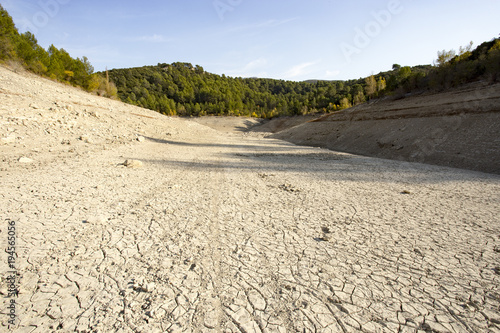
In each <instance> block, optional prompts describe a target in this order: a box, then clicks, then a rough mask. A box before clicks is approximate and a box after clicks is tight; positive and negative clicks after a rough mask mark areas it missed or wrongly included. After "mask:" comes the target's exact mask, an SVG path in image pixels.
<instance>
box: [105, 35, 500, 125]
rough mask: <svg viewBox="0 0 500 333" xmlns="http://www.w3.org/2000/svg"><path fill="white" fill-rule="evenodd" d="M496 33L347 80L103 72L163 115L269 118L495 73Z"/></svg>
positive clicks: (186, 66)
mask: <svg viewBox="0 0 500 333" xmlns="http://www.w3.org/2000/svg"><path fill="white" fill-rule="evenodd" d="M499 67H500V39H493V40H492V41H490V42H485V43H483V44H481V45H480V46H479V47H477V48H476V49H475V50H473V51H472V50H471V45H469V46H468V47H465V48H460V50H459V52H458V54H456V53H455V52H454V51H442V52H439V53H438V59H437V61H436V63H435V65H434V66H431V65H424V66H416V67H402V66H400V65H398V64H395V65H393V68H392V70H391V71H387V72H383V73H379V74H378V75H372V76H370V77H367V78H364V79H358V80H349V81H316V80H312V81H307V82H294V81H283V80H273V79H259V78H231V77H226V76H225V75H222V76H219V75H216V74H211V73H207V72H206V71H205V70H204V69H203V67H201V66H198V65H196V66H193V65H192V64H190V63H181V62H176V63H173V64H170V65H169V64H158V65H157V66H145V67H140V68H130V69H114V70H111V71H109V77H110V80H111V81H112V82H114V83H115V84H116V87H117V89H118V96H119V97H120V98H121V100H122V101H124V102H127V103H130V104H134V105H138V106H142V107H145V108H149V109H152V110H156V111H159V112H161V113H164V114H167V115H181V116H204V115H229V116H254V117H262V118H271V117H275V116H282V115H298V114H308V113H316V112H323V113H325V112H333V111H337V110H342V109H345V108H349V107H351V106H353V105H358V104H361V103H364V102H366V101H367V100H368V99H371V98H377V97H381V96H384V95H392V94H395V95H404V94H407V93H410V92H414V91H423V90H438V91H439V90H443V89H447V88H451V87H455V86H459V85H461V84H464V83H467V82H472V81H475V80H479V79H488V80H491V81H497V80H499V79H500V75H499V73H500V68H499Z"/></svg>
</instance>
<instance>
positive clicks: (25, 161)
mask: <svg viewBox="0 0 500 333" xmlns="http://www.w3.org/2000/svg"><path fill="white" fill-rule="evenodd" d="M18 161H19V163H26V164H29V163H33V162H34V161H33V160H32V159H31V158H28V157H24V156H23V157H21V158H20V159H19V160H18Z"/></svg>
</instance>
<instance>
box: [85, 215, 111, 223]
mask: <svg viewBox="0 0 500 333" xmlns="http://www.w3.org/2000/svg"><path fill="white" fill-rule="evenodd" d="M107 220H108V219H107V218H105V217H104V216H91V217H89V218H88V219H86V220H85V221H83V222H84V223H90V224H103V223H105V222H106V221H107Z"/></svg>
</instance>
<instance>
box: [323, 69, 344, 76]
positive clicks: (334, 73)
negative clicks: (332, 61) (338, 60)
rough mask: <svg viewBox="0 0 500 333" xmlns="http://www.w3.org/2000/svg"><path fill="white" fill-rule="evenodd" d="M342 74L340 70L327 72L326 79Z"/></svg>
mask: <svg viewBox="0 0 500 333" xmlns="http://www.w3.org/2000/svg"><path fill="white" fill-rule="evenodd" d="M339 74H340V71H339V70H334V71H326V73H325V76H326V77H334V76H337V75H339Z"/></svg>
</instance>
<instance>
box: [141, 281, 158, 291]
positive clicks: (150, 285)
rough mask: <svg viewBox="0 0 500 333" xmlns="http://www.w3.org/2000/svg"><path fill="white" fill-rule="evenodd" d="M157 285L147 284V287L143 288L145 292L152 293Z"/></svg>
mask: <svg viewBox="0 0 500 333" xmlns="http://www.w3.org/2000/svg"><path fill="white" fill-rule="evenodd" d="M155 288H156V284H155V283H154V282H150V283H146V285H145V286H144V287H143V288H142V289H143V290H144V291H145V292H147V293H151V292H153V291H154V290H155Z"/></svg>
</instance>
